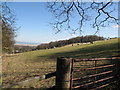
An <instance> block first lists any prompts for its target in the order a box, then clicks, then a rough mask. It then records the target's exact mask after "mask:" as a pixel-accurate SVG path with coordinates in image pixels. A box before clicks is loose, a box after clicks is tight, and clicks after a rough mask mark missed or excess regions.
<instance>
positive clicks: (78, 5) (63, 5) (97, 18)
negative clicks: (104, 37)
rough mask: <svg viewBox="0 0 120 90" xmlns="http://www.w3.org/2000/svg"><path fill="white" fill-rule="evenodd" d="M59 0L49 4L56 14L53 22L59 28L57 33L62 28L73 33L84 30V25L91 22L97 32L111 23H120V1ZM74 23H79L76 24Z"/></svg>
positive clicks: (54, 26) (52, 11) (55, 27)
mask: <svg viewBox="0 0 120 90" xmlns="http://www.w3.org/2000/svg"><path fill="white" fill-rule="evenodd" d="M58 1H60V0H56V1H55V2H49V3H48V4H47V7H48V10H49V11H50V12H51V13H53V15H54V16H55V18H54V21H53V22H52V23H51V24H52V25H53V28H54V29H56V30H57V32H56V33H58V32H60V31H61V30H71V31H73V33H75V32H76V31H78V30H79V31H80V32H82V31H83V26H84V25H86V23H87V22H89V23H90V25H91V26H92V27H93V28H96V32H95V34H96V33H97V32H98V31H99V30H100V27H105V26H109V25H111V23H116V24H118V16H117V15H118V13H117V10H118V7H117V6H118V2H113V1H112V0H109V1H108V2H95V0H93V1H92V2H82V0H81V1H80V0H77V2H74V0H72V2H58ZM115 13H116V14H115ZM71 23H72V24H71ZM73 23H75V25H76V23H77V24H78V25H76V26H75V25H73Z"/></svg>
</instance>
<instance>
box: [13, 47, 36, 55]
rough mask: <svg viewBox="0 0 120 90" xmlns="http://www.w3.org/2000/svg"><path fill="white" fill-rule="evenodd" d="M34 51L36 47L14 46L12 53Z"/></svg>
mask: <svg viewBox="0 0 120 90" xmlns="http://www.w3.org/2000/svg"><path fill="white" fill-rule="evenodd" d="M34 50H36V47H34V46H19V45H15V46H14V51H13V53H22V52H28V51H34Z"/></svg>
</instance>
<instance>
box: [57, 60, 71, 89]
mask: <svg viewBox="0 0 120 90" xmlns="http://www.w3.org/2000/svg"><path fill="white" fill-rule="evenodd" d="M71 62H72V59H71V58H57V70H56V88H58V89H60V90H70V79H71V77H70V74H71V65H72V63H71Z"/></svg>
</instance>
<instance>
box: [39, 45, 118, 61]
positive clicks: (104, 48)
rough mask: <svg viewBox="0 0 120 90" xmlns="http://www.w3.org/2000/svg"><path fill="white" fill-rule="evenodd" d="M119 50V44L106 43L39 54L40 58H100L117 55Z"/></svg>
mask: <svg viewBox="0 0 120 90" xmlns="http://www.w3.org/2000/svg"><path fill="white" fill-rule="evenodd" d="M118 52H120V51H119V50H118V44H117V43H114V44H110V45H108V44H106V45H96V46H89V47H85V48H81V49H78V50H75V51H68V52H57V53H53V54H49V55H45V56H38V59H39V58H44V57H47V59H56V58H57V57H71V58H93V57H95V58H99V57H110V56H112V55H117V54H118Z"/></svg>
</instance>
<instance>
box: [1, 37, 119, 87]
mask: <svg viewBox="0 0 120 90" xmlns="http://www.w3.org/2000/svg"><path fill="white" fill-rule="evenodd" d="M118 52H120V51H119V49H118V39H110V40H106V41H98V42H94V43H93V44H80V45H74V46H72V45H67V46H64V47H60V48H55V49H46V50H38V51H31V52H25V53H18V54H15V55H9V56H4V57H3V86H5V85H8V84H10V83H16V82H19V81H22V80H25V79H28V78H30V77H34V76H39V75H43V74H46V73H50V72H53V71H55V69H56V58H57V57H73V58H91V57H110V56H112V55H117V54H118ZM51 85H54V80H52V83H51V82H49V80H48V81H42V82H36V83H32V84H31V85H28V86H26V87H28V88H29V87H30V86H33V87H36V88H40V87H44V88H45V87H48V86H51Z"/></svg>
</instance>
